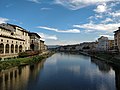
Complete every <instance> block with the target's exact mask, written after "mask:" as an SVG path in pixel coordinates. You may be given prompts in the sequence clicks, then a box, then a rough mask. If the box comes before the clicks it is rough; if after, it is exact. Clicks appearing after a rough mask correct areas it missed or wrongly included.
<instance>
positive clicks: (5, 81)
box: [0, 61, 44, 90]
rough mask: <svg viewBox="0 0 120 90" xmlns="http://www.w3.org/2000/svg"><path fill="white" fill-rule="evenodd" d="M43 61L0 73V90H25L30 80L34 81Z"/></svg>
mask: <svg viewBox="0 0 120 90" xmlns="http://www.w3.org/2000/svg"><path fill="white" fill-rule="evenodd" d="M43 63H44V61H42V62H40V63H39V64H36V65H32V66H29V65H28V66H23V67H19V68H13V69H10V70H9V71H8V70H7V71H3V72H0V90H27V86H28V82H29V80H30V78H32V79H35V78H36V76H37V74H38V73H39V72H40V69H42V68H43Z"/></svg>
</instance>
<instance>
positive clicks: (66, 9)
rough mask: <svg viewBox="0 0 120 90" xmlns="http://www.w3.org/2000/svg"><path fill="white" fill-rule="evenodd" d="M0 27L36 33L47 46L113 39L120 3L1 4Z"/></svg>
mask: <svg viewBox="0 0 120 90" xmlns="http://www.w3.org/2000/svg"><path fill="white" fill-rule="evenodd" d="M0 23H11V24H16V25H18V26H21V27H23V28H25V29H27V30H28V31H31V32H36V33H38V34H39V35H40V36H41V37H42V39H43V40H45V42H46V44H47V45H65V44H76V43H80V42H84V41H95V40H97V38H98V37H99V36H102V35H104V36H107V37H109V38H110V39H113V31H115V30H117V29H118V27H120V0H0Z"/></svg>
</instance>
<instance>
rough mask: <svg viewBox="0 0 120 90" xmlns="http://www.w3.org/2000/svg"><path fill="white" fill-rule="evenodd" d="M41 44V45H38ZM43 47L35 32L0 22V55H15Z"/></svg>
mask: <svg viewBox="0 0 120 90" xmlns="http://www.w3.org/2000/svg"><path fill="white" fill-rule="evenodd" d="M40 46H41V47H40ZM41 48H42V49H43V48H45V47H44V41H43V43H41V42H40V36H39V35H38V34H37V33H31V32H28V31H27V30H25V29H23V28H22V27H19V26H17V25H12V24H8V23H7V24H4V23H3V24H0V56H5V55H7V56H8V55H17V54H18V53H20V52H24V51H26V50H41Z"/></svg>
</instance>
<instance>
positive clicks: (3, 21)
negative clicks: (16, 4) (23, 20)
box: [0, 17, 9, 24]
mask: <svg viewBox="0 0 120 90" xmlns="http://www.w3.org/2000/svg"><path fill="white" fill-rule="evenodd" d="M8 21H9V19H7V18H2V17H0V24H1V23H6V22H8Z"/></svg>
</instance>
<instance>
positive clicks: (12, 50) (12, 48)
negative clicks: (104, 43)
mask: <svg viewBox="0 0 120 90" xmlns="http://www.w3.org/2000/svg"><path fill="white" fill-rule="evenodd" d="M11 53H14V45H13V44H12V45H11Z"/></svg>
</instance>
